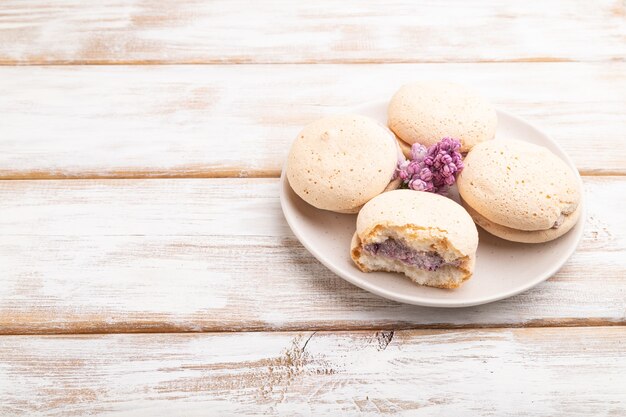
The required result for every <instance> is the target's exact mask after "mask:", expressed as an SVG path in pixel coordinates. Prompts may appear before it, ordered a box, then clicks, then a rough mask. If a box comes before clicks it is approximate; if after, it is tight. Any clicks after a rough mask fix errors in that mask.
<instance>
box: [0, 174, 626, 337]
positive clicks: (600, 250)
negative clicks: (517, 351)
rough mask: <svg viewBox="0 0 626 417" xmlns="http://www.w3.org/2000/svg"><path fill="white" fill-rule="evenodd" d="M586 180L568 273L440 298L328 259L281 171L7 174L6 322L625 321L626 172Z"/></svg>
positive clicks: (319, 325)
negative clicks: (435, 301)
mask: <svg viewBox="0 0 626 417" xmlns="http://www.w3.org/2000/svg"><path fill="white" fill-rule="evenodd" d="M584 185H585V189H586V195H587V201H588V218H587V227H586V231H585V235H584V239H583V241H582V243H581V244H580V247H579V249H578V251H577V252H576V254H575V255H574V256H573V257H572V259H571V260H570V261H569V262H568V263H567V265H566V266H565V267H564V268H563V269H562V270H561V271H560V272H559V273H558V274H556V276H554V277H553V278H552V279H551V280H549V281H548V282H546V283H544V284H543V285H540V286H539V287H538V288H536V289H534V290H532V291H528V292H526V293H524V294H522V295H520V296H517V297H514V298H513V299H511V300H507V301H503V302H499V303H494V304H490V305H486V306H479V307H472V308H466V309H461V310H445V309H444V310H441V309H432V308H418V307H414V306H408V305H402V304H398V303H394V302H391V301H386V300H384V299H381V298H379V297H376V296H374V295H372V294H369V293H367V292H365V291H362V290H360V289H358V288H356V287H353V286H352V285H350V284H348V283H346V282H345V281H343V280H341V279H340V278H338V277H337V276H335V275H334V274H333V273H331V272H330V271H328V270H327V269H326V268H324V267H323V266H322V265H321V264H320V263H319V262H317V261H316V260H315V259H314V258H313V257H312V256H311V255H309V254H308V252H307V251H306V250H305V249H304V248H303V247H302V246H301V245H300V244H299V242H298V241H297V240H296V238H295V237H294V236H293V235H292V233H291V231H290V230H289V227H288V226H287V224H286V222H285V220H284V218H283V216H282V213H281V211H280V204H279V199H278V179H221V180H216V179H187V180H183V179H168V180H75V181H57V180H52V181H4V182H0V236H2V239H1V240H0V276H2V277H3V285H2V286H0V333H5V334H25V333H36V334H42V333H76V332H80V333H84V332H90V333H92V332H139V331H153V332H154V331H168V332H171V331H232V330H300V329H313V330H317V329H362V328H370V329H371V328H376V327H383V328H414V327H424V326H427V327H433V326H434V327H456V326H465V327H467V326H481V327H483V326H489V327H494V326H559V325H561V326H562V325H598V324H624V323H625V322H626V302H625V300H626V287H625V286H624V277H625V276H626V219H625V218H624V217H623V216H615V213H616V212H618V211H619V210H620V207H621V206H622V205H623V203H624V201H623V200H621V201H620V200H617V199H616V198H615V196H616V195H621V196H624V195H626V180H625V179H624V178H623V177H586V178H585V184H584Z"/></svg>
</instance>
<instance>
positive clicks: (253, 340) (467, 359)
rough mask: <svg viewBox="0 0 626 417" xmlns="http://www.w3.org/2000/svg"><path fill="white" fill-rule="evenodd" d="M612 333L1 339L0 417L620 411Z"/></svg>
mask: <svg viewBox="0 0 626 417" xmlns="http://www.w3.org/2000/svg"><path fill="white" fill-rule="evenodd" d="M624 336H625V331H624V328H620V327H608V328H607V327H599V328H553V329H500V330H469V331H468V330H462V331H459V330H457V331H429V330H422V331H396V332H393V333H391V332H376V331H365V332H340V333H325V332H317V333H314V334H313V333H311V332H308V333H264V334H258V333H256V334H255V333H244V334H242V333H239V334H198V335H190V334H187V335H184V334H171V335H163V334H159V335H147V334H142V335H108V336H82V337H81V336H64V337H59V336H56V337H37V336H29V337H24V336H4V337H0V358H1V359H0V376H2V378H0V414H2V415H11V416H21V415H28V416H64V417H65V416H73V415H101V416H121V415H133V416H151V417H153V416H171V415H180V414H184V415H185V416H204V415H207V413H210V414H211V415H221V416H224V415H228V416H230V415H260V414H263V415H354V414H357V413H358V414H359V415H368V416H369V415H377V416H378V415H381V414H399V415H429V416H430V415H467V413H468V410H471V411H470V414H471V415H497V416H520V415H533V416H545V417H548V416H550V417H551V416H554V415H555V413H557V414H563V415H567V416H581V417H587V416H590V415H594V416H621V415H624V414H625V413H626V397H625V396H624V386H626V355H625V354H626V350H625V346H624V343H623V342H624ZM557 410H558V411H557Z"/></svg>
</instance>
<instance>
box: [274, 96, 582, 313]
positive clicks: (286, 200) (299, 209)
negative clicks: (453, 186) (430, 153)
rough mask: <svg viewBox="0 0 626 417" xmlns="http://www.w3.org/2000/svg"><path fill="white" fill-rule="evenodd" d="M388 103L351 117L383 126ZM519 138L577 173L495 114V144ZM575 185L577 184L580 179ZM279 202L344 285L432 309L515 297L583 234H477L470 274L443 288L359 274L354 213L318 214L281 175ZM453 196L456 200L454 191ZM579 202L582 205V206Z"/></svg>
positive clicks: (543, 138) (527, 131)
mask: <svg viewBox="0 0 626 417" xmlns="http://www.w3.org/2000/svg"><path fill="white" fill-rule="evenodd" d="M386 109H387V103H386V102H384V101H381V102H374V103H370V104H366V105H363V106H360V107H357V108H355V109H353V110H352V112H351V113H358V114H363V115H365V116H369V117H373V118H375V119H376V120H378V121H380V122H381V123H383V124H385V125H386V124H387V115H386V114H387V111H386ZM507 139H518V140H525V141H527V142H532V143H536V144H538V145H542V146H545V147H546V148H548V149H550V150H551V151H552V152H554V153H555V154H556V155H558V156H559V157H560V158H562V159H563V160H564V161H565V162H567V164H568V165H569V166H570V167H571V168H572V169H573V170H574V171H575V172H576V173H577V174H576V175H578V171H577V170H576V167H575V166H574V164H573V163H572V161H571V160H570V159H569V158H568V156H567V155H566V154H565V152H563V150H562V149H561V148H560V147H559V146H558V145H557V144H556V143H555V142H554V141H553V140H552V139H550V137H548V135H546V134H545V133H544V132H542V131H540V130H539V129H537V128H536V127H533V126H532V125H530V124H529V123H527V122H525V121H523V120H521V119H519V118H517V117H515V116H512V115H510V114H508V113H505V112H503V111H498V129H497V133H496V140H507ZM578 178H579V181H580V177H578ZM280 181H281V186H280V201H281V205H282V209H283V213H284V214H285V218H286V219H287V222H288V223H289V226H290V227H291V230H293V232H294V234H295V235H296V236H297V238H298V239H299V240H300V242H302V244H303V245H304V246H305V247H306V248H307V249H308V250H309V252H311V253H312V254H313V256H315V257H316V258H317V259H318V260H319V261H320V262H322V263H323V264H324V265H326V267H328V268H329V269H330V270H331V271H333V272H334V273H336V274H337V275H339V276H340V277H342V278H344V279H345V280H347V281H348V282H351V283H352V284H354V285H356V286H357V287H360V288H363V289H364V290H367V291H370V292H372V293H374V294H378V295H380V296H382V297H385V298H389V299H392V300H396V301H400V302H403V303H409V304H416V305H422V306H432V307H466V306H472V305H478V304H484V303H489V302H492V301H496V300H501V299H503V298H507V297H511V296H513V295H515V294H519V293H521V292H522V291H525V290H527V289H529V288H531V287H533V286H535V285H537V284H539V283H540V282H542V281H544V280H546V279H548V278H549V277H551V276H552V275H553V274H554V273H556V272H557V271H558V269H559V268H561V266H563V264H564V263H565V261H567V259H568V258H569V257H570V255H571V254H572V253H574V250H575V249H576V246H577V245H578V242H579V241H580V239H581V237H582V233H583V223H584V222H583V219H585V212H584V206H583V212H582V213H581V216H580V218H581V220H580V221H579V222H578V224H577V225H576V226H575V227H574V228H572V230H570V231H569V232H568V233H567V234H565V235H564V236H562V237H561V238H559V239H556V240H553V241H551V242H547V243H542V244H524V243H513V242H508V241H506V240H502V239H499V238H497V237H495V236H492V235H490V234H489V233H487V232H485V231H484V230H482V229H481V228H480V227H479V228H478V230H479V244H478V253H477V257H476V268H475V271H474V276H473V277H472V278H471V279H470V280H469V281H466V282H465V284H463V285H462V286H461V287H460V288H457V289H454V290H445V289H439V288H430V287H424V286H420V285H416V284H414V283H413V282H411V281H410V280H409V279H408V278H407V277H405V276H404V275H401V274H397V273H390V272H370V273H364V272H361V271H360V270H359V269H358V268H357V267H356V266H355V265H354V263H353V262H352V259H351V258H350V253H349V251H350V239H351V238H352V235H353V234H354V231H355V227H356V215H348V214H337V213H332V212H329V211H325V210H318V209H316V208H314V207H312V206H310V205H309V204H307V203H306V202H304V201H303V200H302V199H300V197H298V196H297V195H296V193H294V192H293V190H292V189H291V187H290V186H289V182H288V181H287V180H286V178H285V172H284V170H283V175H282V176H281V179H280ZM451 197H452V198H453V199H455V200H456V201H457V202H458V197H457V196H456V190H453V192H452V193H451ZM581 204H582V202H581Z"/></svg>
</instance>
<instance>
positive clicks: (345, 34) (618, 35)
mask: <svg viewBox="0 0 626 417" xmlns="http://www.w3.org/2000/svg"><path fill="white" fill-rule="evenodd" d="M624 10H626V6H624V3H623V1H622V0H597V1H593V2H585V1H575V2H572V1H567V0H551V1H544V2H528V1H526V0H514V1H507V2H501V1H494V0H480V1H474V2H472V5H471V7H467V2H465V1H463V0H448V1H437V2H432V1H421V2H414V1H398V0H395V1H385V2H380V1H371V2H361V1H358V0H349V1H341V2H336V1H332V0H319V1H316V2H314V3H309V2H288V1H282V0H272V1H263V2H249V1H245V0H235V1H232V0H217V1H210V2H206V1H200V0H181V1H175V2H161V1H155V0H148V1H146V0H129V1H113V0H108V1H101V2H84V1H76V0H61V1H55V2H54V3H52V4H51V3H49V2H45V1H43V0H8V1H7V0H5V1H3V3H2V10H1V12H0V40H2V42H0V64H5V65H7V64H10V65H13V64H108V63H117V64H120V63H126V64H145V63H151V64H155V63H159V64H161V63H168V64H171V63H337V62H342V63H346V62H352V63H375V62H501V61H515V62H546V61H554V62H558V61H590V60H594V61H610V60H622V61H623V60H624V57H626V42H624V39H625V36H626V13H625V12H624Z"/></svg>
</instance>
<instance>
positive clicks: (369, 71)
mask: <svg viewBox="0 0 626 417" xmlns="http://www.w3.org/2000/svg"><path fill="white" fill-rule="evenodd" d="M531 74H532V76H530V75H531ZM420 78H444V79H450V80H456V81H459V82H462V83H465V84H468V85H471V86H474V87H476V88H478V89H480V90H481V91H482V92H483V93H484V94H485V95H486V96H488V97H489V98H490V99H491V100H493V102H494V103H495V104H496V105H497V106H498V107H501V108H502V109H504V110H508V111H510V112H513V113H515V114H517V115H519V116H522V117H524V118H526V119H527V120H529V121H530V122H532V123H535V124H536V125H537V126H539V127H541V128H543V129H545V130H546V131H547V132H548V133H549V134H551V135H552V136H553V137H554V139H555V140H556V141H557V142H559V144H561V146H563V148H565V150H566V151H567V152H568V154H569V155H570V156H571V157H572V158H573V159H574V162H575V163H576V165H577V167H578V168H579V169H580V170H581V171H582V172H583V173H586V174H605V175H606V174H620V173H621V174H625V173H626V166H625V164H624V161H626V147H625V146H624V137H623V132H624V131H626V63H614V64H602V65H597V64H572V63H562V64H536V63H535V64H458V65H452V64H446V65H439V64H417V65H295V66H284V65H258V66H256V65H254V66H221V65H220V66H142V67H136V66H135V67H124V66H123V67H12V68H11V67H0V91H2V94H1V95H0V114H2V122H1V123H0V149H2V152H0V178H5V179H28V178H141V177H149V178H154V177H224V176H235V177H238V176H241V177H259V176H278V174H279V172H280V168H281V166H282V163H283V161H284V159H285V157H286V155H287V152H288V148H289V146H290V143H291V141H292V139H293V138H294V137H295V136H296V134H297V132H298V131H299V130H300V129H301V128H302V126H303V125H305V124H306V123H309V122H311V121H313V120H315V119H316V118H319V117H322V116H324V115H329V114H335V113H338V112H346V111H349V108H350V107H351V106H354V105H357V104H361V103H363V102H366V101H368V100H381V99H383V100H384V99H386V98H389V97H391V95H392V94H393V92H394V91H395V90H396V89H397V88H398V87H399V86H400V85H401V84H402V83H404V82H408V81H410V80H415V79H420ZM321 86H323V88H321Z"/></svg>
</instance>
